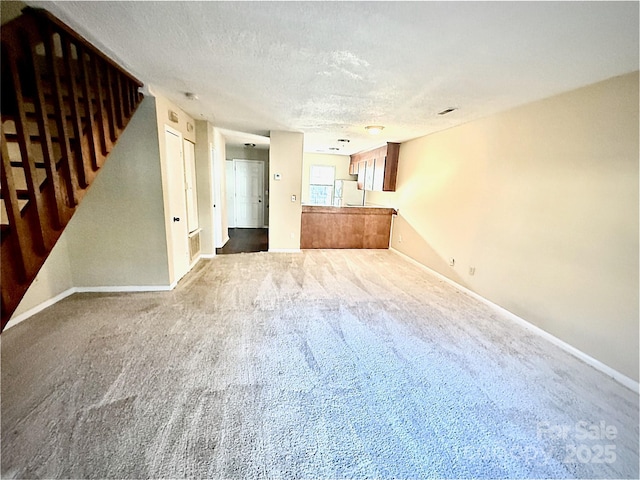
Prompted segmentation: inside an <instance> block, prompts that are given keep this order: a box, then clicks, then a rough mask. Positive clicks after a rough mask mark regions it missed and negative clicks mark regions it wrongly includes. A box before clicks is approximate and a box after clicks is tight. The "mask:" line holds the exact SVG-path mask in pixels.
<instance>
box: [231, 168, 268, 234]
mask: <svg viewBox="0 0 640 480" xmlns="http://www.w3.org/2000/svg"><path fill="white" fill-rule="evenodd" d="M233 168H234V187H235V188H234V212H235V222H234V226H235V227H236V228H262V227H264V205H263V203H262V202H263V199H264V163H263V162H259V161H256V160H233Z"/></svg>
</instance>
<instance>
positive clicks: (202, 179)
mask: <svg viewBox="0 0 640 480" xmlns="http://www.w3.org/2000/svg"><path fill="white" fill-rule="evenodd" d="M196 135H197V137H198V143H196V188H197V190H198V223H199V225H200V229H201V230H200V253H201V255H214V254H215V253H216V250H215V241H214V238H215V237H214V234H215V230H214V228H215V224H214V217H213V213H214V212H213V204H214V190H213V158H211V148H212V147H213V127H211V125H210V124H209V122H207V121H204V120H197V121H196Z"/></svg>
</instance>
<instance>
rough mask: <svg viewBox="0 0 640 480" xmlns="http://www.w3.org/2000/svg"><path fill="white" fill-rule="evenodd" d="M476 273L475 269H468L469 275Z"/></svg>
mask: <svg viewBox="0 0 640 480" xmlns="http://www.w3.org/2000/svg"><path fill="white" fill-rule="evenodd" d="M475 273H476V267H469V275H471V276H473V275H475Z"/></svg>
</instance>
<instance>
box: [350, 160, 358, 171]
mask: <svg viewBox="0 0 640 480" xmlns="http://www.w3.org/2000/svg"><path fill="white" fill-rule="evenodd" d="M349 175H358V162H354V161H353V156H351V161H350V162H349Z"/></svg>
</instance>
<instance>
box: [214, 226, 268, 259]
mask: <svg viewBox="0 0 640 480" xmlns="http://www.w3.org/2000/svg"><path fill="white" fill-rule="evenodd" d="M268 250H269V229H268V228H230V229H229V241H228V242H227V243H226V244H225V245H224V247H222V248H217V249H216V254H218V255H224V254H230V253H252V252H266V251H268Z"/></svg>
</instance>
